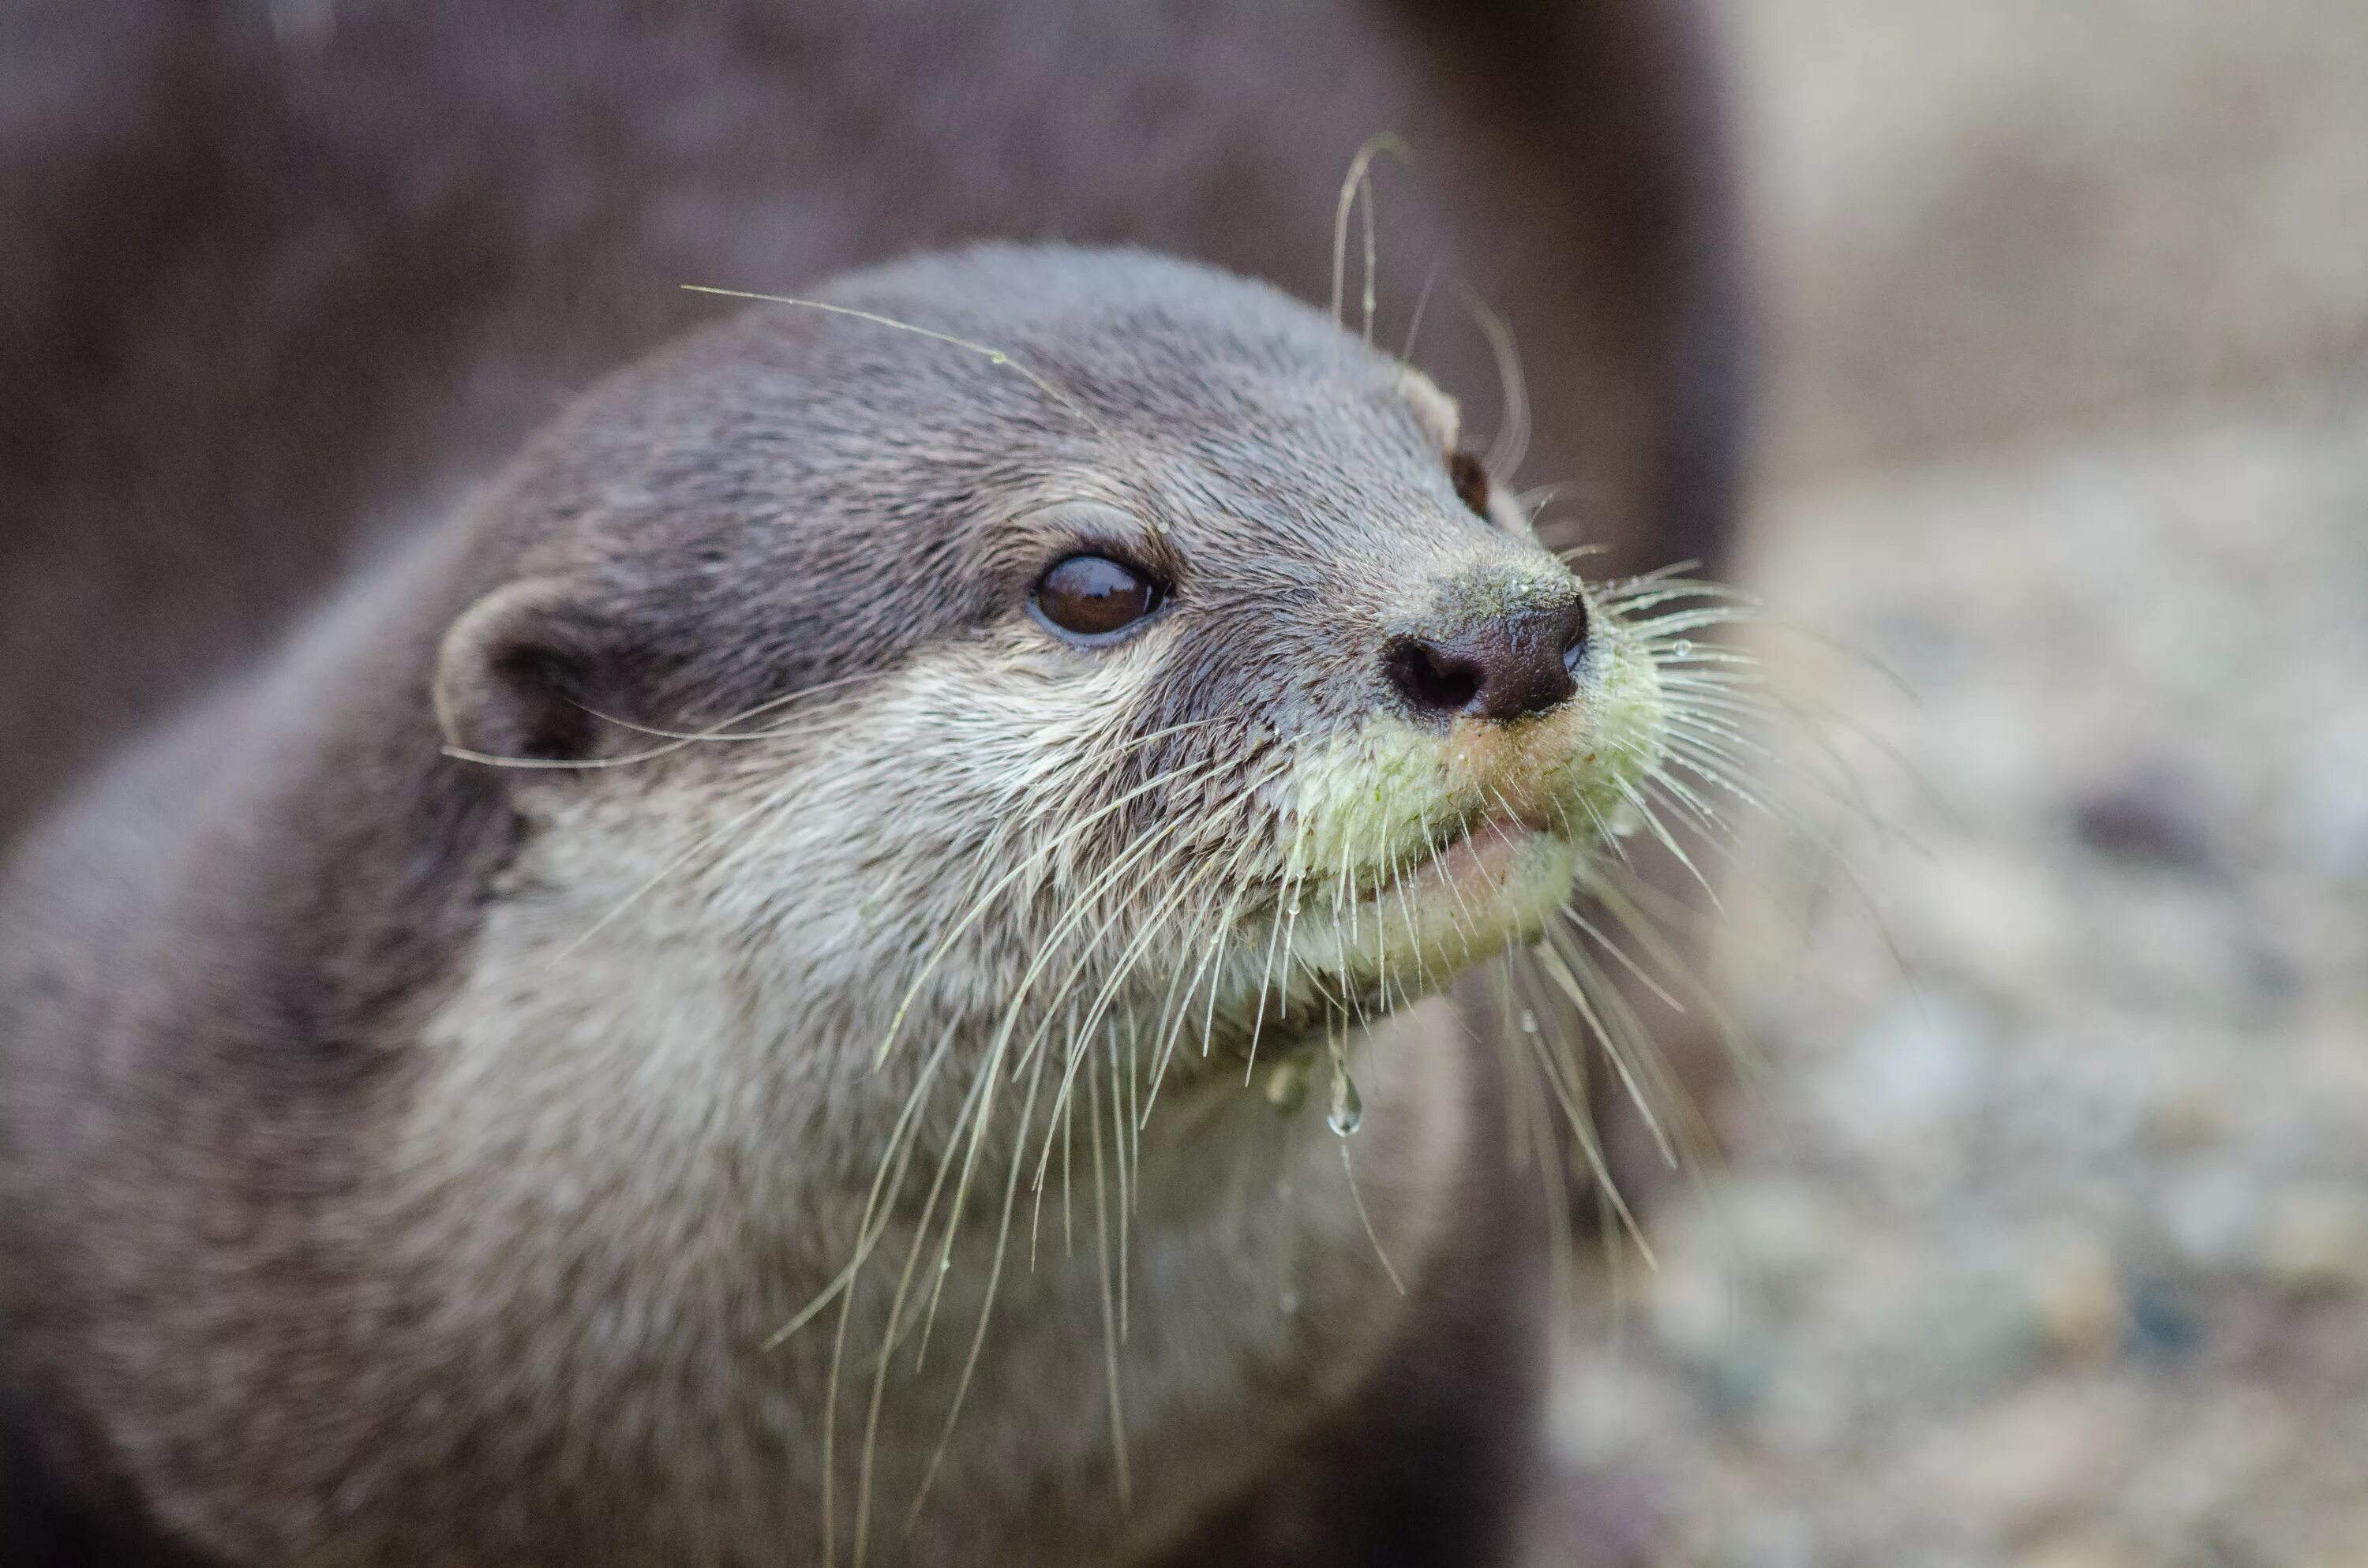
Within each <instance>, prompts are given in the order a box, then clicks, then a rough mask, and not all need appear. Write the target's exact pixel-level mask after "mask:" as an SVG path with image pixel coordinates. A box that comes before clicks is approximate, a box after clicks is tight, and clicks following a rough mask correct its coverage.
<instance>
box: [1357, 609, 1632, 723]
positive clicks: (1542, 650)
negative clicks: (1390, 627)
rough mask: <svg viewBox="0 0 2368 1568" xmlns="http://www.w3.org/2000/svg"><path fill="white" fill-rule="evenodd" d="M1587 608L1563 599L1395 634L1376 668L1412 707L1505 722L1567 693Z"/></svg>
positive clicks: (1573, 685) (1580, 654)
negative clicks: (1422, 632) (1432, 630)
mask: <svg viewBox="0 0 2368 1568" xmlns="http://www.w3.org/2000/svg"><path fill="white" fill-rule="evenodd" d="M1587 631H1588V626H1587V607H1586V605H1585V603H1584V602H1583V601H1581V600H1580V599H1579V598H1578V597H1577V594H1576V593H1575V592H1574V593H1573V595H1572V596H1571V597H1569V598H1568V599H1566V600H1563V601H1561V602H1556V603H1548V604H1534V603H1533V604H1530V605H1526V606H1521V607H1520V608H1513V609H1509V610H1499V611H1497V613H1494V614H1489V615H1482V616H1475V617H1474V618H1473V619H1469V620H1466V621H1464V622H1463V624H1462V625H1460V626H1456V627H1455V628H1453V630H1452V631H1447V632H1446V633H1444V634H1435V635H1432V636H1427V637H1426V636H1416V635H1400V636H1398V637H1395V638H1393V639H1392V640H1391V641H1390V642H1389V643H1388V645H1387V646H1386V647H1385V648H1384V649H1383V655H1382V658H1383V669H1384V671H1385V672H1386V673H1387V675H1388V676H1389V679H1390V684H1391V685H1392V686H1394V687H1396V688H1397V690H1398V693H1399V694H1400V695H1401V696H1403V697H1404V698H1405V699H1406V702H1407V703H1408V705H1409V706H1411V707H1412V708H1413V709H1414V710H1415V711H1416V712H1417V713H1444V714H1456V713H1463V714H1469V715H1471V716H1472V717H1474V718H1475V719H1493V720H1496V721H1497V722H1500V723H1509V722H1512V721H1514V720H1516V719H1525V718H1528V717H1529V716H1530V715H1531V714H1534V713H1543V712H1546V711H1548V710H1551V709H1554V708H1557V707H1560V706H1561V705H1562V704H1563V703H1564V702H1566V701H1568V700H1569V699H1570V696H1571V694H1572V693H1573V692H1574V691H1576V690H1577V674H1578V667H1579V664H1580V662H1581V661H1582V660H1583V659H1584V658H1585V657H1586V653H1587Z"/></svg>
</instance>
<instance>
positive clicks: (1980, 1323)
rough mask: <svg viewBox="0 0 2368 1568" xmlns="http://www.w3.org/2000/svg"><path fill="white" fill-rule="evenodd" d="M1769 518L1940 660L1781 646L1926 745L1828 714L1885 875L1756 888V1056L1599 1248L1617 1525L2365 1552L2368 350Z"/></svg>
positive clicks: (1793, 592)
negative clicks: (1698, 1144) (2299, 384)
mask: <svg viewBox="0 0 2368 1568" xmlns="http://www.w3.org/2000/svg"><path fill="white" fill-rule="evenodd" d="M1768 514H1769V516H1768V520H1769V523H1770V527H1769V528H1767V529H1765V530H1764V532H1763V534H1762V536H1761V542H1762V545H1763V547H1764V548H1763V549H1762V551H1761V555H1760V558H1759V560H1758V561H1757V562H1755V563H1754V564H1753V566H1752V569H1751V570H1750V571H1749V573H1748V576H1750V577H1751V578H1752V580H1754V581H1755V583H1756V584H1757V585H1759V588H1760V589H1761V591H1762V592H1763V593H1765V594H1766V595H1767V596H1768V597H1770V599H1771V600H1772V601H1774V603H1775V605H1776V606H1777V607H1778V608H1780V609H1781V610H1782V612H1784V613H1785V614H1787V615H1789V616H1791V617H1794V618H1797V619H1799V620H1800V621H1802V622H1804V623H1805V624H1808V625H1812V626H1816V627H1817V628H1820V629H1823V630H1825V631H1829V632H1830V633H1832V634H1833V635H1834V636H1835V637H1837V638H1839V639H1840V640H1842V641H1844V642H1848V643H1849V644H1850V645H1851V646H1852V647H1854V648H1856V649H1858V650H1861V651H1862V652H1863V653H1866V654H1867V655H1869V656H1870V657H1871V658H1872V659H1873V660H1874V661H1877V662H1879V663H1880V664H1881V665H1884V666H1885V667H1886V668H1887V669H1888V670H1889V671H1891V672H1894V673H1896V676H1897V677H1898V678H1899V680H1901V681H1902V682H1904V683H1906V684H1907V686H1908V687H1912V688H1913V690H1914V692H1915V694H1916V699H1915V700H1914V701H1912V702H1911V701H1908V700H1907V699H1903V698H1901V697H1899V696H1898V695H1897V694H1896V691H1892V690H1889V689H1887V688H1886V687H1885V685H1884V682H1883V681H1881V680H1880V679H1878V678H1876V677H1873V676H1870V675H1869V674H1868V673H1867V672H1866V671H1865V669H1864V668H1863V667H1858V666H1853V665H1851V664H1850V663H1849V662H1847V661H1843V660H1840V659H1837V658H1835V657H1832V656H1830V655H1829V654H1827V653H1824V652H1822V651H1821V650H1819V649H1818V648H1816V645H1815V644H1814V643H1813V642H1807V641H1806V640H1804V639H1799V638H1791V637H1786V636H1783V635H1782V634H1770V635H1766V636H1763V637H1762V639H1761V641H1762V642H1764V643H1765V644H1766V646H1767V647H1768V649H1769V651H1770V656H1771V657H1774V658H1776V659H1777V660H1778V661H1779V663H1780V668H1781V670H1782V680H1783V683H1784V685H1785V686H1786V687H1787V688H1788V689H1789V690H1790V691H1791V692H1792V693H1793V694H1794V695H1795V696H1796V697H1799V698H1801V699H1804V700H1806V701H1807V702H1810V703H1812V704H1817V705H1826V706H1831V707H1834V708H1836V709H1839V710H1844V711H1847V712H1848V713H1850V714H1852V715H1854V716H1856V717H1858V718H1859V719H1860V720H1861V722H1864V723H1865V724H1867V725H1868V726H1869V727H1871V728H1872V729H1873V730H1874V731H1875V732H1877V733H1880V734H1881V735H1882V736H1883V737H1884V739H1885V740H1886V741H1888V742H1890V743H1891V744H1894V745H1895V746H1896V748H1897V750H1898V752H1899V754H1900V758H1899V760H1893V759H1890V758H1887V757H1885V756H1883V755H1882V754H1881V753H1880V752H1878V751H1876V750H1874V749H1873V748H1871V747H1867V746H1856V747H1853V746H1851V745H1850V743H1849V742H1848V740H1847V738H1845V740H1844V742H1843V745H1844V749H1845V750H1846V751H1848V752H1849V753H1850V770H1851V772H1852V773H1854V774H1855V775H1856V776H1857V777H1858V778H1859V779H1860V780H1861V782H1862V784H1863V786H1864V787H1865V789H1866V790H1867V793H1868V796H1869V798H1870V801H1871V803H1872V805H1873V812H1872V813H1871V815H1872V818H1873V821H1874V822H1876V823H1880V824H1882V829H1881V830H1877V829H1875V828H1873V827H1872V826H1870V825H1869V816H1870V813H1868V812H1865V811H1863V810H1861V808H1859V807H1858V806H1856V805H1854V804H1847V803H1843V802H1839V801H1826V802H1825V803H1824V804H1822V805H1820V804H1818V803H1817V801H1816V793H1815V791H1811V790H1802V789H1795V790H1793V796H1794V797H1795V799H1796V800H1797V801H1800V802H1801V803H1802V810H1803V812H1804V818H1805V820H1806V822H1807V824H1808V825H1809V826H1810V827H1811V828H1814V829H1815V830H1816V836H1818V837H1828V838H1830V839H1831V840H1832V841H1833V842H1834V844H1835V845H1836V846H1837V850H1838V856H1837V858H1838V859H1839V862H1840V863H1841V864H1845V865H1847V866H1848V867H1849V869H1850V874H1851V876H1852V877H1854V878H1855V880H1856V883H1857V884H1858V886H1859V888H1862V890H1863V895H1862V896H1861V892H1858V891H1855V890H1854V889H1853V887H1852V885H1851V882H1850V880H1849V879H1846V878H1844V877H1842V876H1841V875H1839V874H1838V873H1837V872H1836V871H1835V870H1834V869H1833V865H1832V864H1831V863H1829V862H1827V860H1826V858H1824V857H1823V856H1821V855H1820V854H1819V853H1818V852H1817V850H1816V846H1815V843H1814V841H1813V840H1812V839H1811V837H1810V836H1809V835H1806V834H1804V833H1802V832H1799V831H1797V830H1783V831H1765V832H1761V833H1759V834H1758V835H1756V836H1755V842H1754V844H1753V846H1752V848H1751V850H1750V852H1749V853H1748V856H1747V858H1746V869H1745V870H1744V871H1742V872H1739V873H1738V874H1737V875H1736V876H1735V877H1733V878H1731V879H1729V881H1730V885H1731V888H1732V890H1733V891H1731V892H1730V894H1729V897H1728V903H1729V910H1730V913H1729V915H1728V918H1727V920H1726V921H1725V931H1726V933H1727V941H1728V947H1729V950H1728V952H1727V954H1726V956H1725V968H1726V971H1727V979H1728V983H1729V986H1730V988H1731V990H1732V991H1733V993H1734V994H1736V995H1738V996H1741V997H1743V998H1746V999H1747V1005H1748V1017H1747V1019H1746V1022H1747V1025H1748V1028H1749V1029H1750V1030H1751V1032H1752V1033H1753V1035H1754V1036H1755V1037H1756V1044H1757V1047H1758V1050H1759V1052H1760V1053H1761V1058H1762V1068H1763V1071H1762V1073H1761V1074H1760V1078H1759V1085H1758V1087H1757V1089H1756V1090H1753V1091H1747V1092H1746V1093H1745V1094H1744V1096H1742V1097H1741V1099H1740V1100H1739V1102H1738V1104H1737V1105H1736V1106H1735V1107H1733V1108H1731V1109H1730V1114H1729V1115H1728V1116H1727V1117H1726V1118H1725V1120H1726V1122H1727V1125H1728V1126H1729V1127H1730V1128H1732V1129H1734V1130H1735V1132H1736V1136H1735V1138H1734V1139H1733V1140H1732V1143H1733V1147H1732V1150H1731V1159H1730V1162H1729V1164H1728V1165H1727V1166H1726V1167H1725V1169H1724V1170H1721V1171H1718V1172H1714V1173H1712V1174H1710V1175H1709V1176H1706V1177H1705V1178H1704V1180H1703V1183H1702V1187H1701V1189H1700V1190H1699V1191H1698V1192H1696V1193H1694V1194H1693V1195H1692V1196H1691V1197H1686V1196H1679V1197H1677V1198H1675V1199H1672V1200H1670V1201H1668V1202H1666V1203H1664V1204H1663V1206H1662V1207H1661V1209H1660V1210H1659V1212H1658V1213H1657V1214H1656V1217H1655V1218H1654V1219H1653V1220H1652V1221H1650V1222H1649V1225H1648V1229H1649V1233H1650V1239H1651V1242H1652V1244H1653V1246H1654V1248H1655V1250H1656V1254H1657V1256H1658V1259H1659V1266H1660V1267H1659V1268H1658V1271H1657V1272H1652V1271H1648V1270H1645V1269H1643V1268H1641V1267H1638V1266H1637V1264H1636V1262H1635V1261H1634V1256H1633V1255H1632V1256H1631V1257H1630V1259H1629V1261H1628V1264H1627V1267H1625V1268H1624V1269H1623V1270H1622V1279H1621V1280H1620V1281H1619V1282H1617V1286H1616V1288H1615V1282H1614V1281H1612V1280H1611V1279H1610V1278H1597V1279H1596V1280H1594V1281H1593V1282H1592V1287H1591V1289H1590V1291H1589V1294H1590V1296H1591V1297H1592V1298H1593V1299H1594V1301H1596V1302H1597V1303H1598V1305H1599V1306H1600V1309H1601V1311H1600V1313H1599V1315H1598V1316H1596V1317H1595V1318H1594V1319H1593V1320H1592V1321H1590V1322H1588V1323H1587V1324H1583V1325H1581V1327H1580V1328H1579V1330H1578V1332H1577V1335H1576V1336H1575V1338H1574V1340H1573V1342H1572V1347H1571V1362H1572V1364H1571V1366H1570V1368H1569V1371H1568V1376H1567V1377H1566V1379H1565V1385H1564V1389H1563V1396H1562V1399H1561V1401H1560V1405H1559V1409H1558V1422H1557V1437H1558V1440H1559V1442H1560V1444H1561V1445H1562V1448H1563V1450H1564V1454H1565V1458H1566V1459H1567V1460H1570V1461H1571V1462H1572V1463H1573V1464H1574V1465H1575V1466H1576V1467H1577V1469H1579V1470H1580V1471H1583V1472H1585V1473H1586V1474H1588V1476H1589V1477H1590V1478H1591V1480H1590V1481H1589V1482H1588V1485H1587V1490H1588V1492H1589V1493H1590V1494H1594V1495H1593V1496H1592V1498H1591V1501H1590V1502H1589V1505H1588V1506H1589V1509H1590V1511H1591V1512H1594V1513H1596V1514H1598V1515H1600V1516H1601V1517H1603V1518H1604V1519H1607V1520H1609V1521H1611V1525H1612V1528H1614V1530H1615V1532H1616V1531H1619V1530H1626V1531H1628V1532H1630V1533H1631V1535H1632V1539H1631V1540H1629V1541H1628V1542H1626V1543H1624V1544H1623V1543H1616V1542H1602V1543H1601V1544H1604V1545H1616V1546H1622V1551H1624V1552H1625V1555H1626V1557H1627V1560H1629V1561H1633V1562H1639V1563H1643V1562H1683V1563H1699V1564H1721V1565H1725V1564H1734V1565H1736V1568H1742V1565H1747V1564H1748V1565H1751V1568H1795V1565H1809V1564H1816V1565H1819V1568H1841V1565H1848V1564H1867V1565H1877V1564H1880V1565H1884V1568H1897V1565H1905V1564H1964V1565H1966V1568H1974V1565H1988V1564H2007V1563H2013V1564H2032V1565H2039V1564H2044V1565H2046V1568H2119V1565H2123V1564H2128V1565H2139V1564H2164V1565H2173V1564H2176V1565H2181V1568H2184V1565H2188V1564H2193V1565H2195V1568H2238V1565H2248V1568H2249V1565H2253V1564H2260V1565H2271V1564H2275V1565H2288V1564H2291V1565H2294V1568H2339V1565H2350V1564H2368V386H2351V387H2346V388H2342V389H2340V390H2337V391H2335V392H2327V393H2323V394H2321V395H2320V396H2317V397H2316V398H2312V399H2308V400H2303V401H2301V402H2297V403H2290V404H2289V405H2287V406H2283V407H2281V408H2279V409H2276V410H2273V411H2264V412H2259V413H2252V414H2242V415H2233V416H2228V417H2224V418H2221V419H2218V420H2214V421H2208V422H2201V423H2196V424H2193V425H2191V426H2186V427H2183V428H2177V429H2169V430H2157V431H2154V432H2150V433H2146V434H2137V435H2129V436H2123V437H2098V438H2090V439H2088V440H2084V441H2082V442H2080V443H2078V444H2077V445H2073V446H2069V447H2064V448H2059V449H2047V448H2039V449H2029V450H2024V451H2020V452H2015V453H2012V454H2003V455H1993V456H1990V457H1987V458H1984V459H1981V460H1964V461H1961V462H1950V463H1943V464H1939V465H1931V464H1927V465H1919V466H1918V467H1914V468H1909V469H1905V470H1901V471H1898V472H1877V473H1872V474H1866V475H1862V476H1859V477H1855V478H1851V479H1849V480H1847V481H1844V482H1839V483H1833V484H1830V485H1819V486H1813V487H1809V488H1806V489H1804V490H1801V491H1798V492H1795V493H1790V494H1783V495H1781V496H1779V497H1777V498H1775V499H1774V500H1773V502H1772V503H1771V504H1770V506H1769V508H1768ZM1911 768H1912V770H1913V773H1912V775H1911V773H1910V771H1909V769H1911ZM1597 1272H1598V1274H1599V1276H1601V1275H1602V1274H1603V1273H1604V1272H1605V1271H1604V1270H1603V1268H1602V1267H1601V1265H1600V1262H1599V1264H1598V1266H1597ZM1615 1303H1616V1305H1617V1307H1618V1309H1619V1310H1618V1312H1616V1313H1615V1312H1614V1310H1613V1308H1614V1306H1615ZM1594 1528H1597V1529H1599V1530H1600V1528H1602V1527H1601V1526H1600V1525H1598V1526H1596V1527H1594ZM1617 1557H1618V1554H1617V1553H1615V1555H1614V1557H1613V1559H1612V1560H1617Z"/></svg>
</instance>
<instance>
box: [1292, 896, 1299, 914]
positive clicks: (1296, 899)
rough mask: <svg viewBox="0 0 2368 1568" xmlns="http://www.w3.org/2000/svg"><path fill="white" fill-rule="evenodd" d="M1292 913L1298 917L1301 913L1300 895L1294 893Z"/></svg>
mask: <svg viewBox="0 0 2368 1568" xmlns="http://www.w3.org/2000/svg"><path fill="white" fill-rule="evenodd" d="M1291 913H1292V914H1293V915H1297V914H1298V913H1299V895H1298V894H1297V893H1292V895H1291Z"/></svg>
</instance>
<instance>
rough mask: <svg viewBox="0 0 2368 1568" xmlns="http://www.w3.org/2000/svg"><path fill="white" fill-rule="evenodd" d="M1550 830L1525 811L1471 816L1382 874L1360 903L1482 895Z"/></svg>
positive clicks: (1361, 895) (1495, 885) (1496, 883)
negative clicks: (1406, 895)
mask: <svg viewBox="0 0 2368 1568" xmlns="http://www.w3.org/2000/svg"><path fill="white" fill-rule="evenodd" d="M1552 831H1553V830H1552V829H1551V828H1550V827H1548V826H1547V825H1546V824H1545V823H1544V822H1543V820H1541V819H1540V818H1539V817H1537V816H1536V815H1534V814H1532V813H1530V812H1509V813H1508V812H1492V813H1489V814H1486V815H1483V816H1479V817H1475V818H1473V819H1472V820H1470V821H1469V822H1466V823H1464V824H1462V825H1460V826H1459V827H1457V828H1456V829H1455V830H1454V831H1452V833H1449V834H1445V835H1441V836H1440V838H1438V839H1436V840H1434V841H1433V842H1432V843H1431V844H1430V846H1429V848H1428V849H1426V850H1424V851H1422V852H1420V853H1418V854H1417V855H1415V856H1414V857H1412V858H1409V860H1408V861H1407V862H1406V864H1404V865H1402V866H1400V867H1398V868H1396V869H1394V870H1392V871H1391V872H1390V873H1388V874H1387V875H1385V876H1384V877H1383V879H1382V880H1381V881H1380V882H1379V883H1377V884H1376V885H1375V886H1374V887H1373V888H1372V891H1371V892H1362V893H1360V895H1359V898H1358V902H1359V903H1377V902H1379V901H1380V900H1382V899H1383V898H1389V897H1394V896H1395V895H1397V894H1398V893H1399V892H1401V891H1403V892H1412V893H1416V894H1418V895H1426V896H1427V895H1429V894H1431V893H1443V894H1446V895H1448V896H1450V897H1453V896H1456V895H1459V894H1460V895H1463V896H1467V897H1468V896H1471V895H1473V894H1475V893H1477V894H1486V892H1490V891H1493V890H1494V889H1495V888H1496V887H1497V886H1498V885H1499V884H1501V883H1502V882H1503V881H1504V877H1505V872H1506V870H1507V869H1508V868H1509V867H1510V865H1511V864H1512V862H1513V860H1514V858H1516V857H1517V856H1518V855H1519V854H1520V851H1521V849H1522V848H1523V846H1527V845H1528V844H1530V843H1531V842H1533V841H1534V840H1536V839H1537V838H1539V837H1541V836H1543V835H1546V834H1549V833H1551V832H1552Z"/></svg>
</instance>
